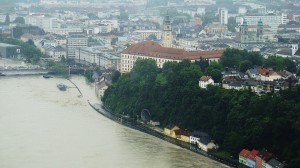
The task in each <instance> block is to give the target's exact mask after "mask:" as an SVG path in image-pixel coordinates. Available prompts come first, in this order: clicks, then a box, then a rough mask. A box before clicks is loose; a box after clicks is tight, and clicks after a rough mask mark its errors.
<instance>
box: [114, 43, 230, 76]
mask: <svg viewBox="0 0 300 168" xmlns="http://www.w3.org/2000/svg"><path fill="white" fill-rule="evenodd" d="M223 52H224V51H223V50H213V51H190V52H189V51H185V50H184V49H178V48H169V47H162V46H161V45H159V44H158V43H155V42H152V41H145V42H142V43H137V44H132V45H131V46H129V47H128V48H127V49H125V50H124V51H123V52H122V53H121V62H120V64H121V67H120V72H121V73H127V72H130V70H131V69H132V68H133V65H134V63H135V61H136V60H138V59H153V60H155V61H156V64H157V66H158V67H159V68H162V67H163V64H164V63H166V62H181V61H182V60H185V59H186V60H191V61H192V62H194V61H195V60H199V59H201V58H202V59H207V60H209V61H210V62H211V61H218V60H219V58H220V57H221V55H222V54H223Z"/></svg>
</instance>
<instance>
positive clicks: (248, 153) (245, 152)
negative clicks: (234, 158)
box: [239, 149, 250, 158]
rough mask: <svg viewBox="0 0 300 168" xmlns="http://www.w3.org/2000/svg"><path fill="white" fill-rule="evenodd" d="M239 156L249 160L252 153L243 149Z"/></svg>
mask: <svg viewBox="0 0 300 168" xmlns="http://www.w3.org/2000/svg"><path fill="white" fill-rule="evenodd" d="M239 155H240V156H243V157H245V158H247V157H248V155H250V151H248V150H247V149H243V150H242V151H241V152H240V154H239Z"/></svg>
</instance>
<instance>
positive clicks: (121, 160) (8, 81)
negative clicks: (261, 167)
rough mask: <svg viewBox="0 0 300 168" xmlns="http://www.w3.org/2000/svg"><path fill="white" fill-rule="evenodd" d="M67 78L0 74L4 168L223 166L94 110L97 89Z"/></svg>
mask: <svg viewBox="0 0 300 168" xmlns="http://www.w3.org/2000/svg"><path fill="white" fill-rule="evenodd" d="M72 81H73V82H75V83H76V84H77V85H78V86H79V88H80V89H81V91H82V93H83V97H80V96H79V92H78V90H77V89H76V88H69V89H68V90H67V91H60V90H58V88H57V87H56V84H57V83H64V84H66V85H68V86H70V87H73V85H72V84H71V83H70V82H69V81H68V80H66V79H61V78H50V79H44V78H43V77H41V76H23V77H21V76H19V77H18V76H15V77H5V76H4V77H3V76H0V167H1V168H20V167H22V168H110V167H111V168H119V167H125V168H174V167H178V168H179V167H203V168H212V167H225V166H224V165H222V164H220V163H217V162H215V161H212V160H210V159H207V158H205V157H203V156H200V155H197V154H194V153H192V152H190V151H188V150H185V149H182V148H180V147H177V146H175V145H172V144H169V143H167V142H164V141H162V140H160V139H157V138H155V137H152V136H150V135H147V134H144V133H141V132H138V131H136V130H132V129H130V128H126V127H124V126H122V125H119V124H117V123H115V122H113V121H111V120H109V119H107V118H105V117H103V116H102V115H100V114H98V113H97V112H95V111H94V110H93V109H92V108H91V107H90V106H89V105H88V103H87V100H90V101H91V102H94V103H95V102H97V101H99V100H97V98H96V97H95V93H94V87H93V86H92V85H90V84H87V83H86V81H85V79H84V78H83V77H73V78H72Z"/></svg>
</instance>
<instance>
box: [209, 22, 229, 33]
mask: <svg viewBox="0 0 300 168" xmlns="http://www.w3.org/2000/svg"><path fill="white" fill-rule="evenodd" d="M204 30H205V31H206V33H225V32H227V31H228V28H227V26H226V25H221V24H217V23H210V24H208V25H206V26H205V27H204Z"/></svg>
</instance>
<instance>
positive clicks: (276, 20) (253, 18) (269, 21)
mask: <svg viewBox="0 0 300 168" xmlns="http://www.w3.org/2000/svg"><path fill="white" fill-rule="evenodd" d="M237 21H240V22H239V23H238V24H239V25H242V24H243V23H244V21H246V22H247V23H248V25H256V24H257V23H258V22H259V21H262V22H263V23H264V24H265V25H269V26H270V31H271V32H274V33H276V32H277V30H278V26H279V25H281V24H286V23H287V22H288V19H287V15H286V14H284V13H282V14H277V15H276V14H267V15H258V14H246V15H245V16H243V17H242V19H241V18H237Z"/></svg>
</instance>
